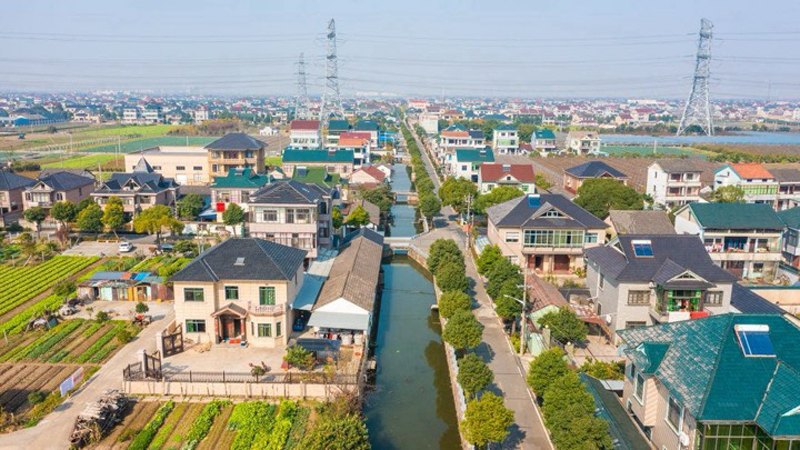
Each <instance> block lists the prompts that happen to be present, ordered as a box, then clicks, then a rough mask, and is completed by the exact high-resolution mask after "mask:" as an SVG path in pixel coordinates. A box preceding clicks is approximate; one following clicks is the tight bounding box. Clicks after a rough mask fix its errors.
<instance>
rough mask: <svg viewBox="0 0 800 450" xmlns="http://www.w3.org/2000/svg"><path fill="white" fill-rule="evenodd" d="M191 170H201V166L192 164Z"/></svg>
mask: <svg viewBox="0 0 800 450" xmlns="http://www.w3.org/2000/svg"><path fill="white" fill-rule="evenodd" d="M192 170H203V166H194V167H192Z"/></svg>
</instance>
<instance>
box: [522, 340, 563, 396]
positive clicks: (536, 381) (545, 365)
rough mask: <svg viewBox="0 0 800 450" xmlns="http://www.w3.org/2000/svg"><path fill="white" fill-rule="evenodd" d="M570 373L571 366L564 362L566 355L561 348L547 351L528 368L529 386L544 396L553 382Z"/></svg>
mask: <svg viewBox="0 0 800 450" xmlns="http://www.w3.org/2000/svg"><path fill="white" fill-rule="evenodd" d="M567 373H569V366H567V362H566V361H564V354H563V353H562V352H561V349H560V348H551V349H550V350H545V351H544V352H542V353H541V354H539V356H537V357H536V358H534V360H533V361H531V364H530V366H528V386H530V387H531V389H533V392H534V393H535V394H536V395H538V396H542V395H544V392H545V390H547V388H548V387H549V386H550V383H552V382H553V380H556V379H558V378H560V377H562V376H564V375H566V374H567Z"/></svg>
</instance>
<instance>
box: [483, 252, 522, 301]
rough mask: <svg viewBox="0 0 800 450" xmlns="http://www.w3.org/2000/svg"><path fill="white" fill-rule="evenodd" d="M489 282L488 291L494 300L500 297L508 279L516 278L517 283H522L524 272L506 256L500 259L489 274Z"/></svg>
mask: <svg viewBox="0 0 800 450" xmlns="http://www.w3.org/2000/svg"><path fill="white" fill-rule="evenodd" d="M487 276H488V278H489V282H488V283H487V284H486V292H487V293H488V294H489V297H491V298H492V299H494V300H497V299H498V298H500V290H501V289H502V288H503V285H504V284H505V282H506V281H508V280H514V282H515V283H516V284H522V282H523V278H522V272H521V271H520V270H519V266H518V265H516V264H514V263H512V262H511V261H509V260H508V259H506V258H503V259H501V260H500V261H498V262H497V263H496V264H495V265H494V267H492V270H491V271H490V272H489V273H488V274H487Z"/></svg>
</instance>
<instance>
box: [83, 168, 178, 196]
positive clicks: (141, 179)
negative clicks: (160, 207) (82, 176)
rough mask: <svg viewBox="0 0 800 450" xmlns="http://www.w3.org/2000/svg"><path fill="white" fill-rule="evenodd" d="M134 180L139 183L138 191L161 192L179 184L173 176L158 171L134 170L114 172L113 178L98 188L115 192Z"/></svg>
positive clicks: (104, 191) (107, 191)
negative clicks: (162, 174) (166, 175)
mask: <svg viewBox="0 0 800 450" xmlns="http://www.w3.org/2000/svg"><path fill="white" fill-rule="evenodd" d="M131 180H133V182H134V183H136V184H138V185H139V188H138V192H154V193H155V192H161V191H164V190H166V189H171V188H177V187H178V185H177V183H175V180H173V179H172V178H164V177H162V176H161V174H158V173H146V172H132V173H123V172H117V173H112V174H111V178H109V179H108V181H106V182H105V183H103V185H102V187H100V189H98V190H97V192H100V193H109V192H111V193H113V192H118V191H121V190H122V187H123V186H125V185H126V184H127V183H128V182H129V181H131Z"/></svg>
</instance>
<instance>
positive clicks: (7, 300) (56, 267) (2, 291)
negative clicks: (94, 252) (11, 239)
mask: <svg viewBox="0 0 800 450" xmlns="http://www.w3.org/2000/svg"><path fill="white" fill-rule="evenodd" d="M95 260H96V258H87V257H75V256H56V257H54V258H52V259H51V260H49V261H47V262H44V263H42V264H39V265H38V266H34V267H3V268H2V269H3V270H2V271H0V279H2V280H3V281H2V284H0V315H2V314H5V313H7V312H9V311H11V310H12V309H14V308H16V307H17V306H19V305H20V304H22V303H24V302H26V301H27V300H29V299H30V298H31V297H34V296H36V295H38V294H40V293H41V292H43V291H45V290H46V289H48V288H50V287H51V286H52V285H53V283H55V282H56V281H59V280H61V279H64V278H66V277H69V276H70V275H72V274H74V273H76V272H78V271H80V270H82V269H83V268H85V267H86V266H88V265H89V264H91V263H92V262H94V261H95Z"/></svg>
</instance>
